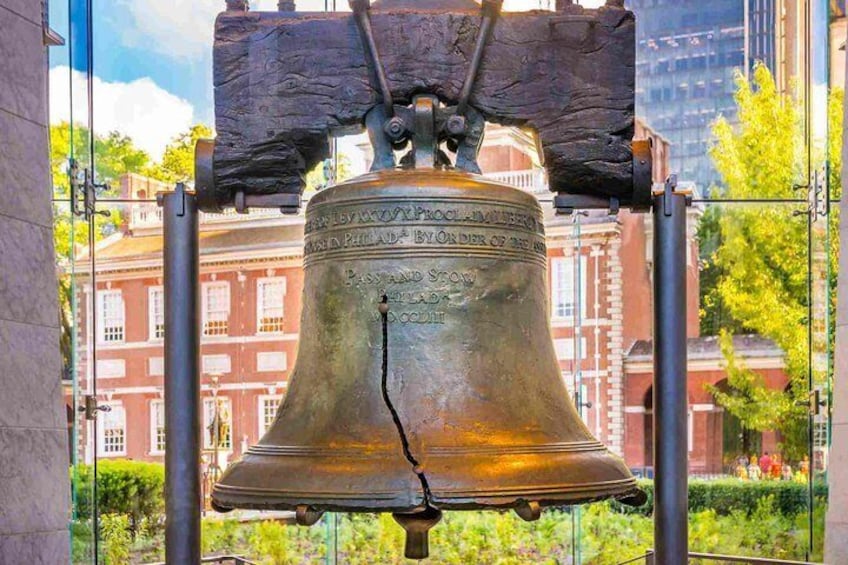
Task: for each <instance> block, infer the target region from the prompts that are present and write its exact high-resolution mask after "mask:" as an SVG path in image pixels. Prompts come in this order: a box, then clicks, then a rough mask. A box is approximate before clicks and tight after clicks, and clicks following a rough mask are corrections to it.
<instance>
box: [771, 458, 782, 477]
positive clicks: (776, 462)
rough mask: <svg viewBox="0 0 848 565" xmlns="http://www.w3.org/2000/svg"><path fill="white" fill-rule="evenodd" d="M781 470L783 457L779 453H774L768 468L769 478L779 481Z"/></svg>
mask: <svg viewBox="0 0 848 565" xmlns="http://www.w3.org/2000/svg"><path fill="white" fill-rule="evenodd" d="M782 469H783V457H782V456H781V455H780V453H775V454H774V457H773V458H772V460H771V467H769V478H770V479H774V480H776V481H778V480H780V472H781V470H782Z"/></svg>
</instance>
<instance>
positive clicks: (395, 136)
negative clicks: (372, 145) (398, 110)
mask: <svg viewBox="0 0 848 565" xmlns="http://www.w3.org/2000/svg"><path fill="white" fill-rule="evenodd" d="M383 132H385V134H386V135H387V136H388V137H389V139H391V140H392V141H400V140H401V139H403V136H404V134H406V126H405V125H404V123H403V120H402V119H400V118H399V117H397V116H395V117H394V118H389V119H388V120H386V122H385V123H384V124H383Z"/></svg>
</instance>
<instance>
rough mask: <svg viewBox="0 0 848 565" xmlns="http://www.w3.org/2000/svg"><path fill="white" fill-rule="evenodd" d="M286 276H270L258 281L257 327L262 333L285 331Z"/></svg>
mask: <svg viewBox="0 0 848 565" xmlns="http://www.w3.org/2000/svg"><path fill="white" fill-rule="evenodd" d="M285 299H286V278H285V277H268V278H262V279H257V281H256V328H257V331H258V332H259V333H261V334H264V333H276V332H281V331H283V311H284V310H283V304H284V302H285Z"/></svg>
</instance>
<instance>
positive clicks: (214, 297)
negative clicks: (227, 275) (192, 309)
mask: <svg viewBox="0 0 848 565" xmlns="http://www.w3.org/2000/svg"><path fill="white" fill-rule="evenodd" d="M202 294H203V335H206V336H212V335H227V334H228V333H229V325H230V283H228V282H226V281H220V282H207V283H203V286H202Z"/></svg>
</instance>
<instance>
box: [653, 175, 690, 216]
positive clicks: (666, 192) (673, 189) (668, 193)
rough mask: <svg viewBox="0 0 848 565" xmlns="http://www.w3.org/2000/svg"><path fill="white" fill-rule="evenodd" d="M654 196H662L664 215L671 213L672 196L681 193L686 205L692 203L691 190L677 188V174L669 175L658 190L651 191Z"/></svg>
mask: <svg viewBox="0 0 848 565" xmlns="http://www.w3.org/2000/svg"><path fill="white" fill-rule="evenodd" d="M653 195H654V196H662V211H663V215H664V216H671V214H672V208H673V206H672V197H674V196H677V195H682V196H683V197H684V198H685V199H686V206H687V207H688V206H691V205H692V192H691V191H689V190H677V175H675V174H672V175H669V176H668V178H667V179H666V180H665V184H664V185H663V187H662V188H661V189H660V190H656V191H654V193H653Z"/></svg>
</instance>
